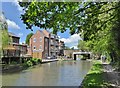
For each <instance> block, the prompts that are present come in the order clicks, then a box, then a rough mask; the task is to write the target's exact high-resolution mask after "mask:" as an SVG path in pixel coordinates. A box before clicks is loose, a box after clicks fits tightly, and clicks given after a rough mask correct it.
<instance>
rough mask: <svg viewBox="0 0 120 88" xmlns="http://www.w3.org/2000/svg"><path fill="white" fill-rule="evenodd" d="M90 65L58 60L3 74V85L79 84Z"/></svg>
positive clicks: (87, 62) (83, 62) (88, 63)
mask: <svg viewBox="0 0 120 88" xmlns="http://www.w3.org/2000/svg"><path fill="white" fill-rule="evenodd" d="M90 67H91V62H89V61H58V62H51V63H46V64H42V65H41V66H37V67H35V68H32V69H28V70H24V71H22V72H19V73H17V74H7V75H3V79H2V80H3V86H79V85H80V83H81V82H82V80H83V78H84V76H85V75H86V73H87V72H88V70H89V69H90Z"/></svg>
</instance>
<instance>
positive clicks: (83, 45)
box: [77, 40, 88, 51]
mask: <svg viewBox="0 0 120 88" xmlns="http://www.w3.org/2000/svg"><path fill="white" fill-rule="evenodd" d="M77 47H78V48H79V49H80V50H82V51H88V47H87V45H86V41H83V40H79V41H78V46H77Z"/></svg>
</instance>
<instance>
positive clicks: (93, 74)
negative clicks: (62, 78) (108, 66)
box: [82, 61, 108, 88]
mask: <svg viewBox="0 0 120 88" xmlns="http://www.w3.org/2000/svg"><path fill="white" fill-rule="evenodd" d="M103 77H104V76H103V66H102V64H101V62H100V61H93V66H92V68H91V70H90V71H89V72H88V74H87V75H86V77H85V79H84V80H83V83H82V88H108V87H107V86H108V84H107V83H106V82H105V81H104V80H103V79H104V78H103Z"/></svg>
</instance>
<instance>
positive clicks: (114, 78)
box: [103, 63, 120, 88]
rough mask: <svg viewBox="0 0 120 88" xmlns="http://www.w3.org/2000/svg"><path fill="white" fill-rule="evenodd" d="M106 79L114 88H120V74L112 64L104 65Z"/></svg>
mask: <svg viewBox="0 0 120 88" xmlns="http://www.w3.org/2000/svg"><path fill="white" fill-rule="evenodd" d="M103 68H104V79H105V81H106V82H108V83H109V84H110V85H111V86H112V88H120V72H119V71H116V70H115V69H114V68H113V67H112V66H111V65H110V64H108V63H103Z"/></svg>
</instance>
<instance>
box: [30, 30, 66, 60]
mask: <svg viewBox="0 0 120 88" xmlns="http://www.w3.org/2000/svg"><path fill="white" fill-rule="evenodd" d="M61 42H62V41H61ZM29 45H30V46H29V50H28V51H29V54H31V55H32V56H33V58H40V59H41V58H43V59H45V58H47V57H52V58H54V57H56V56H58V55H59V38H58V36H57V35H55V34H51V33H49V32H48V31H47V30H43V31H41V30H38V31H37V32H36V33H35V34H34V35H33V36H32V37H31V38H30V44H29ZM63 45H64V42H63ZM61 46H62V45H61ZM61 49H64V48H63V47H62V48H61Z"/></svg>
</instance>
